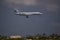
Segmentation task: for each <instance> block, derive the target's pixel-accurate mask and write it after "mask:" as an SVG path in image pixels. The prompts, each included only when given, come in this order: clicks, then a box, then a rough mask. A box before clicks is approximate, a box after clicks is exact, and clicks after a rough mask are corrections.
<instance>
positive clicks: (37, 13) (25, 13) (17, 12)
mask: <svg viewBox="0 0 60 40" xmlns="http://www.w3.org/2000/svg"><path fill="white" fill-rule="evenodd" d="M14 12H16V15H20V16H26V18H29V16H32V15H42V14H43V13H41V12H19V10H18V9H15V10H14Z"/></svg>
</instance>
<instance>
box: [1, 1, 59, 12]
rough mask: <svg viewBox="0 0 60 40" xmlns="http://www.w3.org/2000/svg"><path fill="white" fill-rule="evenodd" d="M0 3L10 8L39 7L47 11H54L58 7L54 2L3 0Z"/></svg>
mask: <svg viewBox="0 0 60 40" xmlns="http://www.w3.org/2000/svg"><path fill="white" fill-rule="evenodd" d="M2 3H4V5H7V6H10V7H13V8H14V7H21V6H31V5H32V6H41V7H44V8H45V9H46V10H47V11H56V10H57V9H58V8H59V5H58V3H57V1H56V0H4V1H3V2H2Z"/></svg>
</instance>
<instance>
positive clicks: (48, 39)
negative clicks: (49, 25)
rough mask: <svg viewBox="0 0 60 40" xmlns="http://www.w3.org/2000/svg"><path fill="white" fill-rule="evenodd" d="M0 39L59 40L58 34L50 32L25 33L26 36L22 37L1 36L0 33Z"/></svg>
mask: <svg viewBox="0 0 60 40" xmlns="http://www.w3.org/2000/svg"><path fill="white" fill-rule="evenodd" d="M0 40H60V35H58V34H51V35H46V34H45V33H44V34H42V35H40V34H36V35H27V36H26V37H24V36H23V37H22V38H10V37H9V36H2V35H0Z"/></svg>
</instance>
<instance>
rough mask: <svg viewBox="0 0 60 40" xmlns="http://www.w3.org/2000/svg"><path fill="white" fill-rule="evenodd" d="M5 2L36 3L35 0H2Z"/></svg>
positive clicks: (16, 3)
mask: <svg viewBox="0 0 60 40" xmlns="http://www.w3.org/2000/svg"><path fill="white" fill-rule="evenodd" d="M4 2H5V3H7V4H11V5H13V4H14V5H36V4H37V2H36V0H5V1H4Z"/></svg>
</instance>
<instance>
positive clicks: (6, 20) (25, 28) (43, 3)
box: [0, 0, 60, 35]
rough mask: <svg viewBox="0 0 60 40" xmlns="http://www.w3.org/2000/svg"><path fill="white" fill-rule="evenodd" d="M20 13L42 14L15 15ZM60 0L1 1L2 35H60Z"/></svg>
mask: <svg viewBox="0 0 60 40" xmlns="http://www.w3.org/2000/svg"><path fill="white" fill-rule="evenodd" d="M15 8H17V9H18V10H19V11H26V12H27V11H29V12H33V11H34V12H41V13H43V15H40V16H29V18H26V17H25V16H18V15H15V12H14V9H15ZM59 30H60V0H0V34H1V35H16V34H18V35H23V34H24V35H27V34H31V35H34V34H37V33H39V34H43V33H46V34H52V33H57V34H60V31H59Z"/></svg>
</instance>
